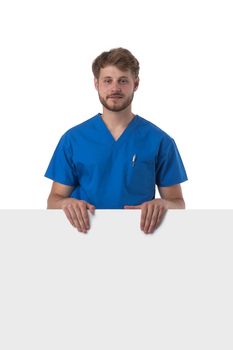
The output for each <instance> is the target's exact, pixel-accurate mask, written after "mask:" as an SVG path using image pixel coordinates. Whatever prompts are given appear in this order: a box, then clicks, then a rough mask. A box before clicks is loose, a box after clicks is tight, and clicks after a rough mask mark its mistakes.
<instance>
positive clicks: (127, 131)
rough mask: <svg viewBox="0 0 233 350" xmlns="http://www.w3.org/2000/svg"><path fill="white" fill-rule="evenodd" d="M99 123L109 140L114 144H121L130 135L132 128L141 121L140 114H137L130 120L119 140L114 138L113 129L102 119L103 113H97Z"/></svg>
mask: <svg viewBox="0 0 233 350" xmlns="http://www.w3.org/2000/svg"><path fill="white" fill-rule="evenodd" d="M96 117H97V123H98V126H99V128H100V129H101V131H102V132H103V135H104V136H105V137H107V138H108V139H109V141H112V143H114V144H116V145H117V144H121V143H123V142H124V140H126V139H127V138H128V136H129V135H130V134H131V132H132V130H133V129H134V128H135V127H136V126H137V125H138V122H139V116H138V115H137V114H136V115H135V116H134V118H133V119H132V120H131V121H130V122H129V124H128V125H127V127H126V128H125V130H124V131H123V132H122V134H121V135H120V137H118V139H117V140H115V139H114V137H113V135H112V133H111V131H110V130H109V129H108V127H107V125H106V124H105V122H104V121H103V119H102V114H101V113H98V114H97V116H96Z"/></svg>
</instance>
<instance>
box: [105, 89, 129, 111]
mask: <svg viewBox="0 0 233 350" xmlns="http://www.w3.org/2000/svg"><path fill="white" fill-rule="evenodd" d="M116 95H117V94H116ZM133 98H134V93H133V94H132V95H131V96H129V97H128V98H127V99H126V100H125V99H124V97H121V98H119V99H117V100H116V101H112V100H110V102H108V100H109V96H108V97H107V98H104V97H102V96H100V94H99V100H100V102H101V104H102V105H103V106H104V107H105V108H106V109H108V110H109V111H111V112H121V111H123V110H124V109H126V108H127V107H128V106H129V105H130V104H131V103H132V101H133Z"/></svg>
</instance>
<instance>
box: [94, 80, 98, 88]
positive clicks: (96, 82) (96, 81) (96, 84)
mask: <svg viewBox="0 0 233 350" xmlns="http://www.w3.org/2000/svg"><path fill="white" fill-rule="evenodd" d="M94 84H95V88H96V90H98V85H99V83H98V79H97V78H94Z"/></svg>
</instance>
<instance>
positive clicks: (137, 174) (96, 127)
mask: <svg viewBox="0 0 233 350" xmlns="http://www.w3.org/2000/svg"><path fill="white" fill-rule="evenodd" d="M45 176H46V177H48V178H50V179H52V180H53V181H56V182H59V183H61V184H64V185H68V186H72V187H73V188H74V190H73V192H72V194H71V196H72V197H73V198H77V199H81V200H85V201H87V202H88V203H91V204H93V205H94V206H95V207H96V208H97V209H123V208H124V205H139V204H142V203H143V202H145V201H149V200H152V199H153V198H155V186H156V185H157V186H172V185H174V184H178V183H181V182H183V181H185V180H187V175H186V172H185V169H184V166H183V163H182V160H181V157H180V155H179V152H178V149H177V147H176V144H175V142H174V140H173V139H172V138H171V137H170V136H169V135H167V134H166V133H165V132H164V131H162V130H161V129H159V128H158V127H157V126H155V125H154V124H152V123H151V122H149V121H147V120H146V119H144V118H142V117H140V116H138V115H136V116H135V117H134V118H133V119H132V120H131V121H130V123H129V124H128V125H127V127H126V128H125V130H124V131H123V132H122V134H121V135H120V136H119V138H118V139H117V140H115V139H114V137H113V135H112V134H111V132H110V130H109V129H108V128H107V126H106V124H105V123H104V121H103V120H102V117H101V114H100V113H99V114H97V115H96V116H94V117H92V118H90V119H88V120H86V121H85V122H83V123H81V124H79V125H77V126H75V127H73V128H71V129H70V130H68V131H67V132H66V133H65V134H64V135H63V136H62V137H61V139H60V141H59V143H58V145H57V147H56V149H55V152H54V154H53V157H52V159H51V161H50V164H49V166H48V169H47V171H46V173H45Z"/></svg>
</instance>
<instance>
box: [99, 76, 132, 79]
mask: <svg viewBox="0 0 233 350" xmlns="http://www.w3.org/2000/svg"><path fill="white" fill-rule="evenodd" d="M122 78H124V79H125V78H126V79H128V78H129V77H127V76H126V75H122V76H120V77H119V78H118V79H122ZM103 79H112V77H111V76H109V75H107V76H105V77H103Z"/></svg>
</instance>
